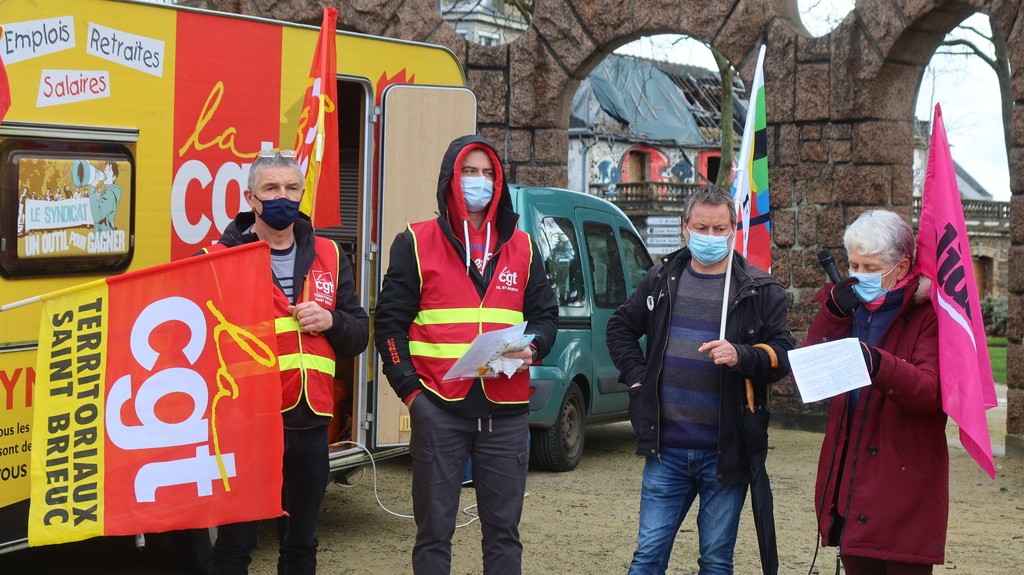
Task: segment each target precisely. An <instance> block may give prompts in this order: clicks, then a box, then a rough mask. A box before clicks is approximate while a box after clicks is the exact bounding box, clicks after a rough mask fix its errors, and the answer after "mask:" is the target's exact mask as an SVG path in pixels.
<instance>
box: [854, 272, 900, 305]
mask: <svg viewBox="0 0 1024 575" xmlns="http://www.w3.org/2000/svg"><path fill="white" fill-rule="evenodd" d="M895 269H896V268H895V267H894V268H892V269H891V270H889V271H887V272H885V273H884V274H882V273H877V272H875V273H868V272H855V271H853V270H850V277H853V278H857V280H858V281H859V283H855V284H853V293H855V294H857V299H859V300H860V301H862V302H864V303H867V302H869V301H875V300H876V299H878V298H880V297H882V296H884V295H885V294H887V293H888V292H889V290H888V289H886V288H884V287H882V278H884V277H885V276H887V275H889V274H891V273H892V272H893V270H895Z"/></svg>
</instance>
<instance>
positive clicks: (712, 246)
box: [687, 231, 729, 266]
mask: <svg viewBox="0 0 1024 575" xmlns="http://www.w3.org/2000/svg"><path fill="white" fill-rule="evenodd" d="M687 247H688V248H690V253H691V254H693V259H695V260H697V261H698V262H700V263H701V264H703V265H706V266H710V265H714V264H717V263H718V262H720V261H722V260H723V259H725V256H726V254H728V253H729V236H709V235H705V234H698V233H697V232H694V231H690V240H689V242H688V243H687Z"/></svg>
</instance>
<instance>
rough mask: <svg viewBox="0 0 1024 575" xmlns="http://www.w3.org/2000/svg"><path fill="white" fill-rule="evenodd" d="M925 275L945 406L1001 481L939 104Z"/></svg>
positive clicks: (926, 216)
mask: <svg viewBox="0 0 1024 575" xmlns="http://www.w3.org/2000/svg"><path fill="white" fill-rule="evenodd" d="M916 265H917V271H918V272H920V273H921V274H922V275H924V276H926V277H928V278H931V280H932V286H931V300H932V305H933V306H934V307H935V313H936V315H938V319H939V379H940V380H941V382H942V408H943V409H944V410H945V412H946V413H947V414H948V415H949V416H950V417H951V418H952V419H953V421H954V422H956V424H957V425H958V426H960V443H961V444H963V446H964V449H965V450H967V453H969V454H970V455H971V457H973V458H974V460H975V461H976V462H977V463H978V465H979V466H981V468H982V469H983V470H985V472H986V473H988V474H989V476H990V477H992V478H993V479H994V478H995V476H996V470H995V464H994V462H993V461H992V443H991V440H990V439H989V435H988V421H987V420H986V418H985V410H986V409H988V408H990V407H994V406H995V405H996V391H995V384H994V383H993V381H992V366H991V364H990V363H989V357H988V343H987V342H986V340H985V326H984V322H983V321H982V317H981V302H980V300H979V299H978V287H977V286H976V285H975V283H974V265H973V264H972V262H971V247H970V244H969V242H968V239H967V226H966V225H965V223H964V212H963V206H962V204H961V203H960V191H959V189H958V188H957V185H956V171H955V169H954V167H953V158H952V156H951V155H950V152H949V141H948V140H947V139H946V127H945V125H943V123H942V109H941V108H940V107H939V106H938V105H937V104H936V106H935V116H934V120H933V122H932V141H931V149H930V150H929V152H928V173H927V175H926V176H925V181H924V196H923V198H922V202H921V223H920V229H919V231H918V236H917V264H916Z"/></svg>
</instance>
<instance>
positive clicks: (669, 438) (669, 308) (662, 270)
mask: <svg viewBox="0 0 1024 575" xmlns="http://www.w3.org/2000/svg"><path fill="white" fill-rule="evenodd" d="M681 231H682V235H683V237H684V238H685V239H686V242H687V247H686V248H683V249H682V250H679V251H677V252H675V253H672V254H669V255H667V256H665V257H664V258H662V260H661V262H660V263H659V264H658V265H655V266H654V267H652V268H651V269H650V270H649V271H648V273H647V275H646V276H645V277H644V278H643V279H642V280H640V283H639V284H638V285H637V288H636V290H635V291H634V292H633V294H632V295H631V296H630V297H629V299H627V300H626V302H625V303H623V304H622V305H621V306H620V307H619V308H618V309H617V310H616V311H615V313H614V314H613V315H612V317H611V319H610V320H609V321H608V337H607V341H608V350H609V351H610V352H611V357H612V360H613V361H614V362H615V365H616V367H618V368H619V371H620V375H619V380H620V381H621V382H622V383H625V384H626V385H628V386H629V396H630V401H629V413H630V419H631V421H632V423H633V430H634V431H636V433H637V435H638V441H637V449H636V452H637V454H638V455H642V456H644V457H645V458H646V463H645V464H644V471H643V480H642V486H641V493H640V528H639V535H638V536H637V547H636V551H634V553H633V561H632V563H631V564H630V567H629V574H630V575H649V574H662V573H665V571H666V569H667V568H668V564H669V557H670V555H671V553H672V546H673V544H674V542H675V537H676V534H677V533H679V528H680V525H681V524H682V522H683V519H684V518H685V517H686V514H687V512H688V511H689V509H690V505H691V504H692V503H693V501H694V499H696V498H697V497H699V498H700V510H699V512H698V515H697V532H698V537H699V540H700V557H699V558H698V559H697V564H698V566H699V568H700V575H731V574H732V572H733V550H734V548H735V546H736V535H737V529H738V527H739V520H740V511H741V510H742V508H743V502H744V500H745V499H746V495H747V485H748V484H749V482H750V458H749V455H748V454H747V452H746V451H745V450H744V449H742V448H741V442H740V438H741V437H743V434H744V432H743V425H742V421H741V418H740V410H741V409H746V408H745V407H744V405H745V403H746V394H745V385H744V383H745V380H747V379H750V380H752V382H753V389H754V396H755V402H756V403H755V404H756V405H764V403H765V401H766V398H767V393H768V384H769V383H772V382H775V381H777V380H779V379H781V378H783V377H785V376H786V375H787V374H788V372H789V362H788V360H787V356H786V352H787V351H788V350H790V349H793V347H794V341H793V336H792V335H791V334H790V332H789V322H788V319H787V312H786V292H785V290H784V289H783V287H782V285H780V284H779V282H778V281H776V280H775V279H774V278H773V277H772V276H771V275H770V274H768V273H767V272H765V271H764V270H761V269H759V268H757V267H755V266H753V265H751V264H750V263H748V262H747V260H746V258H744V257H743V256H741V255H739V254H736V253H731V244H732V242H731V240H732V238H733V234H735V231H736V210H735V207H734V205H733V200H732V197H731V196H730V195H729V193H728V192H726V191H725V190H723V189H721V188H718V187H716V186H702V187H700V188H697V189H695V190H693V191H691V192H690V195H689V197H688V199H687V202H686V208H685V212H684V216H683V229H682V230H681ZM730 256H731V257H732V268H731V272H730V273H731V279H730V281H729V283H728V285H729V294H728V297H729V306H728V308H727V315H726V323H725V339H719V330H720V326H721V321H722V301H723V297H724V296H725V286H726V283H727V282H726V273H727V270H729V257H730ZM643 336H646V337H647V347H646V350H645V349H643V348H641V346H640V339H641V338H642V337H643Z"/></svg>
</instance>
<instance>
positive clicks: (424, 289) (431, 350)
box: [409, 220, 533, 403]
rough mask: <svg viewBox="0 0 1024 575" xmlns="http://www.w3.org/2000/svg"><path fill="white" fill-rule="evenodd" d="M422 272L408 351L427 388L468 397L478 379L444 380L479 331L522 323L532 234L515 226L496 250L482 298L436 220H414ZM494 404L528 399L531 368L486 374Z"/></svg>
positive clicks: (449, 395) (456, 398)
mask: <svg viewBox="0 0 1024 575" xmlns="http://www.w3.org/2000/svg"><path fill="white" fill-rule="evenodd" d="M409 231H410V232H412V235H413V240H414V242H415V249H416V260H417V264H418V266H419V274H420V311H419V313H418V314H416V318H415V319H414V320H413V323H412V325H410V326H409V355H410V356H411V357H412V363H413V365H414V366H415V367H416V373H417V374H419V376H420V383H421V384H422V385H423V387H424V388H426V389H427V390H429V391H431V392H433V393H435V394H437V395H438V396H439V397H441V398H442V399H444V400H447V401H459V400H462V399H465V397H466V395H467V394H468V393H469V390H470V388H471V387H472V386H473V382H474V381H475V380H472V379H458V380H452V381H442V378H443V377H444V374H445V373H447V372H448V370H449V369H451V367H452V365H454V364H455V361H456V360H457V359H458V358H460V357H462V355H463V354H464V353H465V352H466V350H467V349H469V345H470V343H472V341H473V338H475V337H476V336H477V335H479V334H481V333H484V332H488V331H493V330H495V329H501V328H505V327H509V326H513V325H516V324H519V323H522V322H523V300H524V296H525V293H526V284H527V282H528V280H529V278H530V260H531V258H532V257H533V253H532V247H531V244H530V237H529V236H528V235H527V234H526V233H525V232H523V231H521V230H516V231H515V233H514V234H513V235H512V238H511V239H510V240H509V241H508V242H507V243H506V244H504V245H503V246H501V248H500V249H499V250H498V253H497V254H495V256H494V257H496V258H497V267H496V273H495V274H494V277H492V278H491V283H490V284H489V285H488V286H487V289H486V290H485V292H484V297H483V299H482V300H481V299H480V296H479V294H478V292H477V289H476V286H475V285H474V282H473V279H472V278H471V277H470V275H469V273H467V270H466V262H465V260H463V259H460V258H459V257H458V255H457V254H456V253H455V252H454V251H453V250H452V248H451V244H450V243H449V241H448V238H447V237H446V236H445V234H444V231H442V230H441V226H440V225H439V224H438V223H437V220H430V221H426V222H419V223H416V224H411V225H410V226H409ZM481 381H482V383H483V389H484V394H485V395H486V396H487V399H489V400H490V401H491V402H493V403H526V402H527V401H529V398H530V393H529V390H530V373H529V370H526V371H522V372H519V373H517V374H515V375H513V376H512V377H511V378H509V377H506V376H504V375H499V376H498V377H496V378H483V379H482V380H481Z"/></svg>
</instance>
